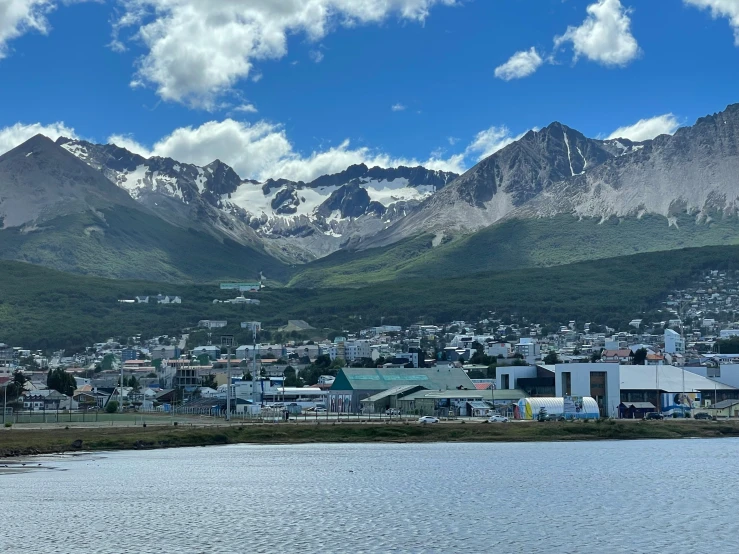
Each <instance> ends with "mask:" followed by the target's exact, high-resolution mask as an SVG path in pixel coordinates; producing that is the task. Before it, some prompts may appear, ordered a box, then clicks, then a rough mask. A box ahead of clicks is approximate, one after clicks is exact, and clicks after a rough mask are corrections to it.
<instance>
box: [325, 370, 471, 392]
mask: <svg viewBox="0 0 739 554" xmlns="http://www.w3.org/2000/svg"><path fill="white" fill-rule="evenodd" d="M403 385H421V386H422V387H424V388H425V389H435V390H448V389H457V388H462V389H471V390H475V385H474V384H473V383H472V381H470V378H469V377H468V376H467V374H466V373H465V372H464V371H463V370H462V369H460V368H455V367H434V368H411V369H406V368H389V367H382V368H344V369H342V370H341V371H339V374H338V375H337V376H336V380H335V381H334V384H333V385H332V386H331V389H332V390H375V391H379V390H387V389H390V388H393V387H400V386H403Z"/></svg>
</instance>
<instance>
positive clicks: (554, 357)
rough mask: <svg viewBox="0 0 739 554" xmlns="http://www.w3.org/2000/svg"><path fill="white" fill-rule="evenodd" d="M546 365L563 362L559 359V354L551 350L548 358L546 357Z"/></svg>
mask: <svg viewBox="0 0 739 554" xmlns="http://www.w3.org/2000/svg"><path fill="white" fill-rule="evenodd" d="M544 363H545V364H560V363H562V360H560V359H559V358H558V357H557V353H556V352H555V351H554V350H550V351H549V352H548V353H547V355H546V356H544Z"/></svg>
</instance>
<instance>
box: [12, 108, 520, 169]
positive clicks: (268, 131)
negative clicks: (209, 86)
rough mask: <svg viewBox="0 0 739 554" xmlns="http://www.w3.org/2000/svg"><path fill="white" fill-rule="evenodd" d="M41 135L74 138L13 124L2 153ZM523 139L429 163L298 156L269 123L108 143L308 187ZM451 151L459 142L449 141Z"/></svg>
mask: <svg viewBox="0 0 739 554" xmlns="http://www.w3.org/2000/svg"><path fill="white" fill-rule="evenodd" d="M38 133H41V134H44V135H46V136H49V137H50V138H52V139H57V138H58V137H60V136H66V137H70V138H78V135H77V133H76V132H75V130H74V129H73V128H71V127H68V126H67V125H65V124H64V123H54V124H51V125H42V124H40V123H36V124H32V125H26V124H20V123H19V124H16V125H13V126H12V127H6V128H5V129H0V153H3V152H5V151H7V150H10V149H12V148H14V147H15V146H17V145H18V144H20V143H22V142H24V141H25V140H27V139H29V138H30V137H32V136H34V135H36V134H38ZM521 136H523V135H519V136H517V137H516V136H512V135H511V133H510V131H509V130H508V128H507V127H504V126H501V127H491V128H489V129H486V130H485V131H481V132H480V133H478V134H477V135H475V137H474V138H473V139H472V141H471V142H470V144H469V145H468V146H467V147H466V148H464V150H462V151H457V152H454V153H451V154H449V155H446V154H445V153H444V151H443V150H442V149H437V150H436V151H434V152H432V153H431V154H430V155H429V156H428V157H424V158H414V157H404V156H393V155H391V154H389V153H387V152H383V151H382V150H379V149H376V148H371V147H368V146H354V145H353V144H352V143H351V142H350V141H349V140H348V139H347V140H344V141H342V142H341V143H340V144H338V145H336V146H331V147H328V148H319V149H316V150H314V151H312V152H310V153H303V152H300V151H298V150H297V149H296V148H295V146H294V145H293V143H292V142H291V141H290V140H289V138H288V136H287V134H286V132H285V129H284V127H283V126H282V125H279V124H276V123H271V122H267V121H259V122H256V123H248V122H243V121H237V120H235V119H230V118H229V119H224V120H223V121H209V122H207V123H204V124H203V125H200V126H198V127H181V128H178V129H175V130H174V131H173V132H172V133H170V134H168V135H167V136H165V137H163V138H161V139H160V140H158V141H157V142H156V143H155V144H154V145H153V146H148V145H146V144H143V143H141V142H139V141H138V140H136V138H135V137H134V136H132V135H130V134H129V135H126V134H114V135H111V136H109V137H108V139H107V142H108V143H110V144H116V145H118V146H120V147H123V148H126V149H128V150H130V151H131V152H134V153H137V154H140V155H142V156H144V157H147V158H148V157H151V156H162V157H170V158H174V159H176V160H179V161H181V162H186V163H194V164H197V165H206V164H208V163H210V162H212V161H213V160H215V159H220V160H222V161H223V162H225V163H227V164H228V165H230V166H231V167H233V168H234V170H236V172H237V173H238V174H239V175H240V176H241V177H243V178H252V179H259V180H261V181H264V180H266V179H269V178H280V177H282V178H286V179H292V180H296V181H311V180H313V179H315V178H316V177H318V176H320V175H325V174H328V173H338V172H340V171H343V170H345V169H346V168H347V167H348V166H350V165H353V164H359V163H365V164H367V165H368V166H370V167H372V166H380V167H397V166H400V165H404V166H410V167H415V166H418V165H421V166H424V167H426V168H428V169H435V170H442V171H453V172H455V173H463V172H464V171H466V170H467V169H468V167H469V166H470V165H473V164H474V163H476V162H477V161H479V160H481V159H483V158H485V157H487V156H489V155H491V154H493V153H494V152H496V151H498V150H499V149H500V148H503V147H504V146H506V145H508V144H510V143H511V142H513V141H514V140H516V139H518V138H520V137H521ZM449 143H450V144H451V145H452V146H454V145H456V144H458V139H449Z"/></svg>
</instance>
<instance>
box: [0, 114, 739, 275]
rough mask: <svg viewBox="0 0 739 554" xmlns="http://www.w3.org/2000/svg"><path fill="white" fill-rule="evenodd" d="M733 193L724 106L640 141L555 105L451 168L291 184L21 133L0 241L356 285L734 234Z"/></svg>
mask: <svg viewBox="0 0 739 554" xmlns="http://www.w3.org/2000/svg"><path fill="white" fill-rule="evenodd" d="M738 200H739V105H731V106H729V107H728V108H727V109H726V110H724V111H723V112H720V113H717V114H714V115H711V116H707V117H704V118H701V119H699V120H698V121H697V122H696V123H695V124H694V125H693V126H690V127H682V128H680V129H678V131H677V132H676V133H675V134H674V135H672V136H670V135H661V136H658V137H656V138H655V139H653V140H648V141H643V142H633V141H630V140H627V139H609V140H600V139H592V138H588V137H586V136H584V135H583V134H582V133H580V132H578V131H576V130H574V129H571V128H569V127H567V126H566V125H563V124H561V123H558V122H555V123H552V124H550V125H548V126H547V127H545V128H543V129H541V130H538V131H530V132H528V133H526V134H525V135H524V136H523V137H521V138H520V139H519V140H517V141H515V142H513V143H511V144H510V145H508V146H506V147H505V148H503V149H501V150H499V151H498V152H496V153H494V154H493V155H491V156H489V157H487V158H485V159H484V160H482V161H480V162H479V163H478V164H477V165H476V166H474V167H473V168H471V169H470V170H469V171H467V172H466V173H464V174H463V175H456V174H454V173H448V172H442V171H432V170H428V169H425V168H423V167H415V168H409V167H398V168H389V169H385V168H379V167H373V168H369V167H367V166H366V165H362V164H360V165H354V166H351V167H349V168H347V169H346V170H345V171H342V172H340V173H337V174H332V175H324V176H321V177H319V178H317V179H315V180H313V181H311V182H308V183H305V182H301V181H298V182H295V181H289V180H285V179H269V180H267V181H265V182H257V181H254V180H249V179H243V178H242V177H240V176H239V175H238V174H237V173H236V172H235V171H234V170H233V169H232V168H231V167H229V166H228V165H227V164H225V163H223V162H221V161H219V160H215V161H213V162H212V163H210V164H208V165H206V166H202V167H200V166H197V165H193V164H187V163H182V162H179V161H177V160H173V159H170V158H161V157H151V158H144V157H142V156H140V155H138V154H134V153H132V152H129V151H127V150H125V149H123V148H120V147H118V146H115V145H111V144H109V145H98V144H93V143H90V142H85V141H81V140H71V139H65V138H61V139H59V140H58V141H57V142H56V143H54V142H52V141H50V140H48V139H46V138H44V137H40V136H37V137H34V138H32V139H31V140H29V141H28V142H26V143H24V144H23V145H21V146H19V147H17V148H15V149H14V150H12V151H11V152H9V153H7V154H5V155H3V156H1V157H0V257H2V258H5V259H17V260H23V261H30V262H32V263H37V264H41V265H47V266H51V267H54V268H56V269H63V270H66V271H77V272H82V273H91V274H97V275H103V276H108V277H140V278H144V277H145V278H148V279H157V280H169V281H177V280H196V281H197V280H212V279H217V278H221V277H234V278H236V277H254V276H256V275H258V274H260V273H261V274H262V275H264V276H266V277H267V278H268V279H271V280H274V281H276V282H279V283H288V282H289V283H290V284H292V285H300V286H321V285H335V286H343V285H351V286H361V285H363V284H368V283H372V282H377V281H383V280H388V279H396V278H401V277H418V276H423V275H429V274H432V275H433V274H438V275H440V276H455V275H458V274H466V273H469V272H475V271H494V270H500V269H513V268H517V267H530V266H545V265H557V264H561V263H566V262H571V261H577V260H588V259H599V258H606V257H612V256H616V255H623V254H629V253H634V252H642V251H655V250H671V249H675V248H682V247H685V246H701V245H710V244H734V243H737V242H739V240H737V238H738V236H739V235H737V217H736V216H737V213H736V212H737V201H738ZM193 237H197V239H196V240H194V241H193Z"/></svg>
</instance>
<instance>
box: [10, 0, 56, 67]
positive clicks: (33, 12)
mask: <svg viewBox="0 0 739 554" xmlns="http://www.w3.org/2000/svg"><path fill="white" fill-rule="evenodd" d="M53 9H54V2H53V1H52V0H0V59H2V58H4V57H6V56H7V55H8V43H9V42H10V41H11V40H13V39H15V38H18V37H20V36H22V35H24V34H26V33H27V32H29V31H38V32H40V33H44V34H46V33H48V32H49V22H48V20H47V19H46V15H47V14H48V13H49V12H50V11H51V10H53Z"/></svg>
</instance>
